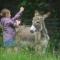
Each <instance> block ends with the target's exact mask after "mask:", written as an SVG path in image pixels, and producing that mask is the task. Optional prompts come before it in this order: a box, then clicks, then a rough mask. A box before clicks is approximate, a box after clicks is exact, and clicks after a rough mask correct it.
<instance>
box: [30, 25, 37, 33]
mask: <svg viewBox="0 0 60 60" xmlns="http://www.w3.org/2000/svg"><path fill="white" fill-rule="evenodd" d="M35 31H36V28H35V26H34V25H32V26H31V28H30V32H31V33H33V32H35Z"/></svg>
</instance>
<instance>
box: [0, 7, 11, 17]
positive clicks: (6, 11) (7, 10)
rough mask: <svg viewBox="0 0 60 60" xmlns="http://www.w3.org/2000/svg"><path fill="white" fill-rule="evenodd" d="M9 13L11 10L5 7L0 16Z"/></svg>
mask: <svg viewBox="0 0 60 60" xmlns="http://www.w3.org/2000/svg"><path fill="white" fill-rule="evenodd" d="M9 13H10V10H9V9H6V8H4V9H2V10H1V13H0V16H2V17H6V16H7V14H8V15H9Z"/></svg>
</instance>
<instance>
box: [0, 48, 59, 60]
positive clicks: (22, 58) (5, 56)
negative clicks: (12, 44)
mask: <svg viewBox="0 0 60 60" xmlns="http://www.w3.org/2000/svg"><path fill="white" fill-rule="evenodd" d="M0 60H60V56H56V55H54V54H52V53H46V54H44V55H39V54H37V53H35V52H33V51H26V50H22V51H20V52H10V53H6V51H5V50H3V49H1V48H0Z"/></svg>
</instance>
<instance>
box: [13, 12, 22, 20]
mask: <svg viewBox="0 0 60 60" xmlns="http://www.w3.org/2000/svg"><path fill="white" fill-rule="evenodd" d="M21 15H22V12H20V11H19V12H18V13H17V14H16V15H15V16H14V17H13V18H12V20H13V21H15V20H16V19H18V18H19V17H21Z"/></svg>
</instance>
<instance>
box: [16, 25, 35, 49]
mask: <svg viewBox="0 0 60 60" xmlns="http://www.w3.org/2000/svg"><path fill="white" fill-rule="evenodd" d="M30 27H31V26H26V25H21V26H19V27H18V28H16V41H17V47H20V48H28V47H30V48H32V47H33V43H34V40H35V35H34V33H31V32H30Z"/></svg>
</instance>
